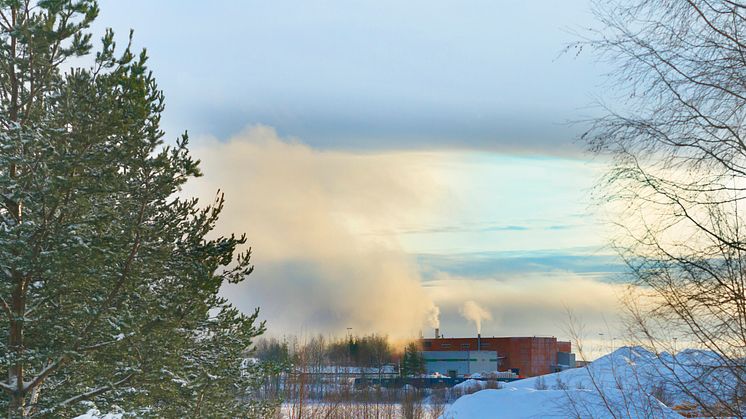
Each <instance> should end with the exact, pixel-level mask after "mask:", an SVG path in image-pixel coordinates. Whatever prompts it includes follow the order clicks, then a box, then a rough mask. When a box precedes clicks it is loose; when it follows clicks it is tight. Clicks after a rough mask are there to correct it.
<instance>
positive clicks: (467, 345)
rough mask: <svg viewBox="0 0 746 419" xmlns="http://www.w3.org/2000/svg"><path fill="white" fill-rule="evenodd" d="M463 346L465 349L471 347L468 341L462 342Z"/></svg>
mask: <svg viewBox="0 0 746 419" xmlns="http://www.w3.org/2000/svg"><path fill="white" fill-rule="evenodd" d="M461 347H462V348H464V349H469V344H468V343H462V344H461Z"/></svg>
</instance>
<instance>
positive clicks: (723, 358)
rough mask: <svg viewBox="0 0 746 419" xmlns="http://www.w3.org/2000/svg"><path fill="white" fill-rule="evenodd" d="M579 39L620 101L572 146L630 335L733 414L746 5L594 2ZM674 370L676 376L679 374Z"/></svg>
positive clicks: (745, 242) (740, 284) (745, 155)
mask: <svg viewBox="0 0 746 419" xmlns="http://www.w3.org/2000/svg"><path fill="white" fill-rule="evenodd" d="M594 11H595V13H596V15H597V16H598V18H599V19H600V22H601V23H602V25H603V27H602V28H601V29H599V30H598V31H593V32H592V34H591V35H590V36H589V37H588V39H587V41H585V42H581V43H579V44H577V45H576V47H578V48H584V47H588V46H590V47H591V48H592V49H594V50H595V51H597V52H600V55H601V57H602V59H603V60H608V62H610V63H611V64H612V66H613V68H614V70H613V72H612V73H611V74H610V79H611V81H612V82H613V83H614V87H616V88H617V91H618V92H620V94H621V96H622V97H621V99H622V100H617V99H614V100H613V101H612V102H615V103H614V105H610V106H604V109H605V111H606V112H605V116H603V117H601V118H597V119H595V120H594V121H592V122H593V123H592V126H591V127H590V129H589V130H588V132H586V133H585V134H584V136H583V138H584V139H585V140H587V142H588V144H589V146H590V148H591V150H592V151H593V152H595V153H598V154H600V155H602V156H605V158H606V157H608V158H610V159H611V161H612V168H611V170H610V171H609V172H608V175H607V176H606V178H605V179H604V182H603V185H602V187H601V191H602V198H603V200H604V201H605V205H606V208H608V209H609V210H610V214H612V216H613V217H614V218H613V219H615V220H616V221H617V225H618V226H619V227H620V231H621V234H620V235H619V236H618V237H617V238H616V239H615V241H614V246H615V247H616V248H617V249H618V251H619V253H620V254H621V255H622V257H623V258H624V260H625V261H626V262H627V264H628V265H629V267H630V272H631V274H632V276H633V279H634V283H635V284H636V285H638V287H637V288H636V289H637V293H636V294H635V296H634V298H631V299H630V304H629V308H630V314H631V316H630V324H629V325H630V331H631V332H632V333H633V335H634V337H636V338H638V339H640V342H641V343H644V344H645V345H646V346H648V347H651V348H653V349H655V350H657V351H661V350H663V349H667V350H674V351H675V350H676V342H678V346H679V347H681V346H684V345H686V346H695V347H701V348H703V349H708V350H711V351H712V352H713V353H714V354H716V357H717V362H712V359H709V358H708V361H707V362H706V365H705V364H703V365H698V366H697V368H691V369H688V371H696V373H687V375H689V376H679V375H677V371H678V372H680V371H683V370H684V369H681V368H676V365H671V366H670V368H671V371H668V372H667V373H666V374H665V375H666V376H669V377H674V379H673V381H674V382H672V383H670V385H673V386H675V387H676V388H677V390H678V391H680V392H683V393H684V394H686V395H687V396H688V397H689V399H690V400H691V403H692V404H693V405H694V406H693V408H694V409H695V410H697V411H699V412H701V413H702V414H703V415H708V416H716V415H726V416H739V417H740V416H742V415H743V413H744V411H745V410H744V406H743V403H744V401H746V400H745V399H744V389H745V388H746V387H744V384H746V374H744V372H745V371H744V368H745V367H746V362H745V361H744V359H745V358H744V356H746V294H745V293H744V290H745V289H746V254H745V253H744V252H745V251H746V236H744V235H743V234H744V229H745V227H746V226H744V225H742V220H743V215H742V214H744V211H746V209H745V208H744V207H743V205H744V202H743V201H744V199H746V143H744V141H745V140H746V139H745V138H744V137H745V136H746V132H745V131H744V129H745V128H746V125H744V118H745V117H746V112H745V110H744V105H745V104H746V37H745V36H746V3H742V2H739V1H731V0H634V1H631V2H618V1H615V0H598V1H596V2H595V3H594ZM673 359H674V361H673V362H674V364H675V363H676V362H677V361H676V360H675V359H676V358H673Z"/></svg>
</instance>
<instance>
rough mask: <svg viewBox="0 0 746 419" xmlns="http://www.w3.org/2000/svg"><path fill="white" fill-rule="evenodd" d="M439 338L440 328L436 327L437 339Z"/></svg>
mask: <svg viewBox="0 0 746 419" xmlns="http://www.w3.org/2000/svg"><path fill="white" fill-rule="evenodd" d="M438 338H440V328H438V327H436V328H435V339H438Z"/></svg>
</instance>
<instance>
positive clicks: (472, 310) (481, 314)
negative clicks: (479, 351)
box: [459, 300, 492, 333]
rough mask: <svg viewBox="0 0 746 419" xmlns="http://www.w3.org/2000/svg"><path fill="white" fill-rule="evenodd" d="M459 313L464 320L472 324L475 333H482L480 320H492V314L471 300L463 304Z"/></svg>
mask: <svg viewBox="0 0 746 419" xmlns="http://www.w3.org/2000/svg"><path fill="white" fill-rule="evenodd" d="M459 311H460V312H461V315H462V316H464V318H466V319H467V320H470V321H473V322H474V324H475V325H476V326H477V333H482V320H492V314H491V313H490V312H489V311H487V310H485V309H484V308H482V306H480V305H479V304H477V303H476V302H474V301H473V300H469V301H467V302H465V303H464V306H463V307H461V309H460V310H459Z"/></svg>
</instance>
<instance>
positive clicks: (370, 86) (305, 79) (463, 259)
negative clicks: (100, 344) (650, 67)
mask: <svg viewBox="0 0 746 419" xmlns="http://www.w3.org/2000/svg"><path fill="white" fill-rule="evenodd" d="M101 8H102V13H101V15H100V18H99V20H98V21H97V23H96V26H95V27H94V31H95V32H96V33H97V34H100V33H101V32H102V30H103V28H104V27H112V28H114V29H115V31H116V32H117V33H118V34H120V35H121V36H120V37H119V39H120V43H121V42H122V41H124V39H125V37H124V35H125V34H126V33H127V31H128V30H129V28H133V29H134V30H135V45H136V46H137V47H143V46H146V47H147V48H148V51H149V54H150V56H151V61H150V65H151V68H152V69H153V71H154V72H155V75H156V77H157V79H158V81H159V84H160V86H161V88H163V89H164V90H165V94H166V98H167V103H166V105H167V107H166V112H165V115H164V119H163V126H164V128H165V129H166V131H167V135H168V136H169V138H173V137H175V136H176V135H178V134H179V133H180V132H182V131H184V130H188V131H189V132H190V134H191V136H192V137H193V138H194V141H193V145H194V152H195V154H196V155H197V156H198V157H200V158H202V159H203V161H204V168H205V173H206V176H205V177H204V178H203V179H201V180H200V181H199V182H195V183H193V184H192V185H191V186H190V187H189V188H188V190H187V192H188V193H194V194H198V195H200V196H205V197H209V196H210V195H211V194H213V193H214V192H215V190H216V189H217V188H218V187H220V188H222V189H223V190H225V191H226V192H227V199H228V204H227V208H226V214H225V216H224V221H223V223H222V224H221V227H220V228H221V229H222V231H224V232H229V231H236V230H238V231H245V232H247V233H248V234H249V239H250V241H251V242H252V245H253V246H254V249H255V259H254V260H255V263H256V267H257V268H256V272H255V274H253V275H252V278H251V280H250V281H248V282H246V283H245V284H241V285H240V286H238V287H236V288H235V289H231V290H229V291H227V292H228V295H229V296H230V297H231V298H232V299H233V300H234V301H235V302H236V303H237V304H238V305H239V306H240V307H242V308H245V309H250V308H251V307H254V306H257V305H258V306H261V308H262V313H263V316H264V318H266V319H267V320H268V321H269V328H270V331H271V332H274V333H275V334H278V335H281V334H287V333H299V332H302V333H316V332H322V333H344V332H345V331H346V328H347V327H353V328H355V330H358V331H360V332H361V333H362V332H369V331H374V332H378V333H383V334H386V333H388V334H392V335H399V336H403V335H407V334H410V335H411V334H413V333H417V332H418V331H419V330H423V331H424V332H427V333H429V332H428V328H429V327H430V326H431V324H429V323H427V321H425V320H422V319H421V317H422V316H423V313H425V312H427V313H429V314H432V311H433V310H434V309H433V307H439V308H440V313H441V320H442V322H443V325H442V327H443V328H444V330H447V331H448V332H447V334H448V335H450V336H455V335H459V334H472V333H473V326H471V325H469V324H468V322H467V321H466V320H465V319H464V318H462V317H461V315H460V314H459V313H460V307H461V306H462V305H463V304H464V303H465V302H466V301H469V300H473V301H476V302H477V303H479V304H480V305H482V306H484V307H485V308H486V309H487V310H488V311H489V312H490V313H491V317H492V318H493V319H492V320H491V321H485V322H484V325H483V328H484V333H485V334H488V335H507V334H518V335H521V334H523V335H535V334H556V335H562V333H563V316H564V314H563V313H564V307H566V306H569V307H570V308H573V309H576V310H577V311H578V312H580V313H582V314H584V315H585V316H586V317H587V320H588V321H590V322H592V327H591V328H592V329H594V330H595V329H600V328H603V327H606V326H605V324H607V323H609V322H610V321H612V319H611V318H612V317H613V316H614V315H615V310H616V305H615V300H614V297H613V294H614V291H615V289H616V285H614V284H613V279H614V278H615V277H616V275H617V272H618V271H619V267H618V266H617V264H616V261H615V259H614V258H613V256H611V255H610V253H609V252H608V251H607V250H606V249H605V248H604V243H605V238H606V237H605V234H606V233H605V230H604V228H603V227H602V226H601V225H600V223H599V219H598V217H597V216H596V215H595V213H596V211H595V210H594V208H593V206H592V203H591V200H590V199H589V197H590V195H591V191H592V188H593V186H594V182H595V180H596V179H597V177H598V176H599V174H600V173H601V172H602V171H603V164H602V163H601V162H598V161H593V160H591V159H590V157H588V156H586V155H584V154H583V153H582V152H581V151H580V149H581V147H580V146H579V145H577V144H576V143H574V138H575V136H576V135H577V133H578V131H579V129H580V128H579V127H577V126H571V125H568V124H567V122H568V121H573V120H579V119H583V118H585V117H588V116H589V115H592V114H594V112H595V111H593V110H591V108H590V105H592V103H593V102H594V100H595V99H596V98H598V97H603V95H604V93H605V92H604V91H603V89H602V88H601V87H600V86H601V85H602V77H601V76H602V74H603V73H604V71H605V69H604V68H602V67H601V66H599V64H598V63H596V62H595V61H594V59H593V58H592V56H590V55H588V54H581V55H580V56H576V55H575V54H574V53H571V54H563V53H562V51H563V48H564V47H565V46H566V45H567V44H568V43H569V42H571V41H573V40H576V39H577V38H576V36H575V35H573V34H572V32H576V31H581V30H582V29H583V28H585V27H588V26H590V25H592V24H593V19H592V16H591V14H590V5H589V2H588V1H587V0H563V1H553V0H544V1H532V2H517V1H495V0H484V1H477V0H469V1H435V0H427V1H424V0H414V1H406V2H404V1H393V0H391V1H389V0H376V1H350V0H318V1H297V0H296V1H287V0H273V1H244V0H242V1H238V0H236V1H228V0H216V1H211V2H208V3H205V2H196V1H184V0H179V1H175V0H174V1H166V0H159V1H152V0H129V1H126V2H123V1H114V0H104V1H101ZM376 261H379V262H380V263H376ZM343 284H344V285H343ZM403 296H404V297H407V298H404V297H403ZM579 296H582V298H580V297H579ZM589 298H590V300H589ZM371 299H378V300H382V301H373V302H371V301H369V300H371ZM341 301H343V302H341ZM402 306H410V307H409V308H407V309H404V308H402ZM427 313H426V314H427Z"/></svg>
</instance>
